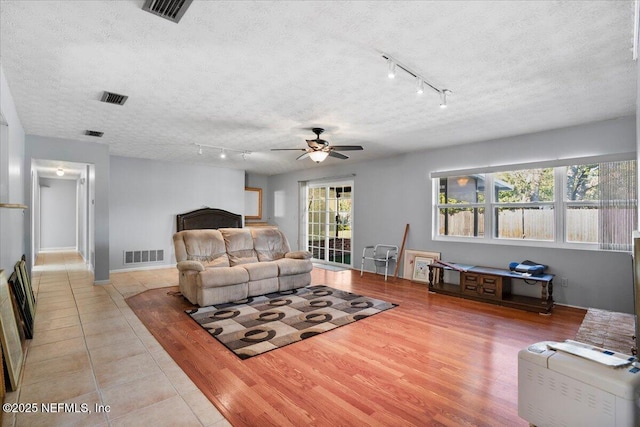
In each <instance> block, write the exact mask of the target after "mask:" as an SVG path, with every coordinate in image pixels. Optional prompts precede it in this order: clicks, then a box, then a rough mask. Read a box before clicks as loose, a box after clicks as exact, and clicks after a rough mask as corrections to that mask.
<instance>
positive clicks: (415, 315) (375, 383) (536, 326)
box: [127, 268, 585, 426]
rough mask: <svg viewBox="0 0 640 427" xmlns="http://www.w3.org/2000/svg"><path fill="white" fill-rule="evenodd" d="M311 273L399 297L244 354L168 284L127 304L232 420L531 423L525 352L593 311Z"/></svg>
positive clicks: (571, 330) (317, 279)
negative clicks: (191, 311)
mask: <svg viewBox="0 0 640 427" xmlns="http://www.w3.org/2000/svg"><path fill="white" fill-rule="evenodd" d="M312 277H313V283H314V284H326V285H329V286H332V287H335V288H340V289H344V290H348V291H352V292H355V293H360V294H364V295H368V296H371V297H374V298H379V299H384V300H386V301H389V302H393V303H396V304H399V306H398V307H396V308H393V309H391V310H387V311H385V312H383V313H380V314H377V315H375V316H373V317H371V318H369V319H364V320H361V321H359V322H356V323H353V324H350V325H347V326H344V327H341V328H337V329H335V330H332V331H330V332H327V333H324V334H321V335H318V336H315V337H312V338H310V339H307V340H304V341H302V342H298V343H295V344H292V345H289V346H287V347H284V348H280V349H277V350H274V351H271V352H268V353H264V354H262V355H259V356H256V357H253V358H251V359H248V360H240V359H239V358H238V357H237V356H235V355H234V354H233V353H232V352H231V351H229V350H227V349H226V348H225V347H224V346H223V345H222V344H220V343H218V342H217V341H216V340H215V338H213V337H211V336H210V335H209V334H208V333H207V332H205V331H204V330H203V329H202V328H201V327H200V326H199V325H197V324H196V322H194V321H193V320H192V319H191V318H189V316H187V315H186V314H185V313H184V312H183V310H185V309H188V308H191V307H192V306H191V304H189V302H188V301H186V300H185V299H183V298H181V297H177V296H174V295H171V294H168V292H167V288H165V289H154V290H149V291H146V292H144V293H142V294H139V295H136V296H133V297H131V298H129V299H127V303H128V304H129V305H130V306H131V308H132V309H133V310H134V312H135V313H136V314H137V316H138V317H139V318H140V319H141V320H142V322H143V323H144V324H145V325H146V326H147V328H148V329H149V330H150V331H151V333H152V334H153V335H154V336H155V337H156V339H157V340H158V341H159V342H160V344H161V345H162V346H163V347H164V348H165V349H166V350H167V352H168V353H169V354H170V355H171V356H172V357H173V358H174V360H175V361H176V362H177V363H178V365H180V366H181V367H182V369H183V370H184V371H185V372H186V373H187V375H188V376H189V377H190V378H191V379H192V380H193V381H194V382H195V383H196V384H197V385H198V387H199V388H200V389H201V390H202V392H203V393H204V394H205V395H206V396H207V397H208V398H209V399H210V400H211V401H212V402H213V403H214V405H215V406H216V407H217V408H218V409H219V410H220V412H221V413H222V414H223V415H224V416H225V417H226V418H227V420H228V421H229V422H230V423H231V424H232V425H234V426H270V425H273V426H301V425H316V426H339V425H345V426H374V425H386V426H400V425H407V426H409V425H415V426H425V425H436V426H518V425H521V426H527V425H528V423H527V422H525V421H524V420H522V419H521V418H519V417H518V408H517V388H518V378H517V367H518V351H519V350H521V349H522V348H524V347H526V346H528V345H530V344H532V343H535V342H538V341H543V340H558V341H562V340H565V339H567V338H574V337H575V335H576V332H577V331H578V328H579V327H580V323H581V322H582V319H583V318H584V315H585V310H581V309H576V308H570V307H562V306H558V307H555V308H554V310H553V314H552V315H551V316H542V315H539V314H536V313H529V312H525V311H520V310H515V309H510V308H503V307H498V306H494V305H490V304H484V303H478V302H474V301H468V300H463V299H459V298H454V297H449V296H445V295H437V294H430V293H429V292H428V290H427V287H426V286H424V285H422V284H417V283H412V282H409V281H407V280H401V279H392V278H390V279H389V281H388V282H386V283H385V282H384V278H383V277H382V276H377V275H374V274H371V273H365V276H364V277H363V278H360V276H359V272H356V271H341V272H334V271H327V270H321V269H318V268H316V269H314V270H313V273H312ZM171 290H175V288H172V289H171Z"/></svg>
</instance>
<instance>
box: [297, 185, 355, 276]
mask: <svg viewBox="0 0 640 427" xmlns="http://www.w3.org/2000/svg"><path fill="white" fill-rule="evenodd" d="M352 209H353V182H352V181H346V182H338V183H329V184H328V183H317V184H312V183H310V184H309V186H308V187H307V236H308V238H307V250H308V251H310V252H311V253H312V254H313V258H314V259H316V260H319V261H325V262H327V263H335V264H343V265H349V266H351V265H352V264H351V262H352V258H353V257H352V254H351V236H352V232H353V223H352V218H353V216H352Z"/></svg>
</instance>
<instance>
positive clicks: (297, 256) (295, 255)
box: [284, 251, 311, 259]
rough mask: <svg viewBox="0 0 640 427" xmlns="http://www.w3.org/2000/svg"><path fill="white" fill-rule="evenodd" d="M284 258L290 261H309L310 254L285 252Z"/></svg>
mask: <svg viewBox="0 0 640 427" xmlns="http://www.w3.org/2000/svg"><path fill="white" fill-rule="evenodd" d="M284 257H285V258H291V259H311V252H309V251H296V252H287V253H286V254H284Z"/></svg>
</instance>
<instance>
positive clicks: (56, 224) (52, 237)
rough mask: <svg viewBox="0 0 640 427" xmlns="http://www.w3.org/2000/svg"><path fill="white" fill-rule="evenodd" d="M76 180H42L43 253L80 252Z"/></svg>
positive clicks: (41, 221)
mask: <svg viewBox="0 0 640 427" xmlns="http://www.w3.org/2000/svg"><path fill="white" fill-rule="evenodd" d="M76 197H77V194H76V181H74V180H69V179H47V178H41V179H40V239H41V241H40V244H41V250H45V251H46V250H60V249H66V250H75V249H76V231H77V229H76V214H77V209H76Z"/></svg>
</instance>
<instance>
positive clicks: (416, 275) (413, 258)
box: [402, 249, 440, 283]
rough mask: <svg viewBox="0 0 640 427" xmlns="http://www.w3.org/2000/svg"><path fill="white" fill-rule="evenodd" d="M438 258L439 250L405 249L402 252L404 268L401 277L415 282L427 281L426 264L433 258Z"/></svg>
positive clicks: (427, 271)
mask: <svg viewBox="0 0 640 427" xmlns="http://www.w3.org/2000/svg"><path fill="white" fill-rule="evenodd" d="M438 259H440V252H427V251H416V250H412V249H407V250H406V251H405V252H404V269H403V274H402V277H403V278H405V279H409V280H412V281H415V282H420V283H429V267H428V266H429V264H431V263H433V261H434V260H438ZM418 262H419V264H418Z"/></svg>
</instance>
